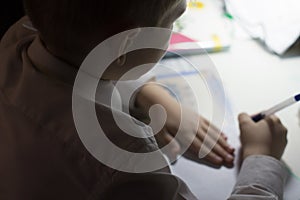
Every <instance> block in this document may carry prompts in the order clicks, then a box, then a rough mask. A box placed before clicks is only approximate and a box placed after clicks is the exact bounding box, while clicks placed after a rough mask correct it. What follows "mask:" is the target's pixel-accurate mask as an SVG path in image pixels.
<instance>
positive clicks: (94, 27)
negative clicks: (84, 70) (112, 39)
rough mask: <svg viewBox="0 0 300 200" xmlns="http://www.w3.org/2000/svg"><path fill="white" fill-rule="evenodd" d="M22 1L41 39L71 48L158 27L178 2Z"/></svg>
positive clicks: (150, 0) (117, 0) (109, 0)
mask: <svg viewBox="0 0 300 200" xmlns="http://www.w3.org/2000/svg"><path fill="white" fill-rule="evenodd" d="M23 1H24V7H25V10H26V13H27V15H28V16H29V18H30V19H31V21H32V23H33V25H34V26H35V28H37V29H38V30H39V32H40V35H41V37H42V39H43V40H44V41H46V42H48V43H52V44H58V43H59V44H62V45H67V46H68V45H69V44H71V43H80V41H82V40H83V39H84V38H90V37H94V38H95V37H97V38H99V40H104V39H106V38H107V37H109V36H112V35H114V34H116V33H118V32H121V31H123V30H126V29H130V28H134V27H143V26H159V21H160V18H161V16H162V15H163V13H164V12H165V11H167V10H168V8H169V7H170V6H172V5H173V4H174V2H176V1H177V0H23ZM96 34H97V35H96ZM77 39H78V40H77ZM77 45H80V44H77Z"/></svg>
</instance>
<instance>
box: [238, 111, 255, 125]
mask: <svg viewBox="0 0 300 200" xmlns="http://www.w3.org/2000/svg"><path fill="white" fill-rule="evenodd" d="M238 119H239V123H240V125H243V124H249V123H251V124H252V123H254V121H253V120H252V118H251V116H250V115H248V114H247V113H241V114H240V115H239V117H238Z"/></svg>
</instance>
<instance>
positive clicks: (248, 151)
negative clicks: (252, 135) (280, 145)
mask: <svg viewBox="0 0 300 200" xmlns="http://www.w3.org/2000/svg"><path fill="white" fill-rule="evenodd" d="M254 155H265V156H271V150H270V148H268V147H266V146H252V147H244V148H243V159H244V160H245V159H246V158H247V157H249V156H254Z"/></svg>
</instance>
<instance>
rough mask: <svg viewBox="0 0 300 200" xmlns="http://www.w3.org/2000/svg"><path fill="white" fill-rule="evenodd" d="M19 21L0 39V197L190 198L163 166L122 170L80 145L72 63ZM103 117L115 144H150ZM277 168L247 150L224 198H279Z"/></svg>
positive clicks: (137, 148)
mask: <svg viewBox="0 0 300 200" xmlns="http://www.w3.org/2000/svg"><path fill="white" fill-rule="evenodd" d="M27 22H28V18H26V17H25V18H23V19H21V20H20V21H19V22H17V23H16V24H15V25H14V26H13V27H11V28H10V30H9V31H8V32H7V33H6V35H5V36H4V37H3V38H2V40H1V44H0V199H1V200H21V199H22V200H23V199H24V200H35V199H44V200H45V199H72V200H76V199H78V200H81V199H120V198H122V199H196V198H195V197H194V195H193V194H192V193H191V192H190V191H189V189H188V187H187V186H186V185H185V183H184V182H183V181H182V180H180V179H179V178H177V177H175V176H173V175H172V174H170V171H169V168H165V169H163V170H161V171H159V172H152V173H148V174H139V175H138V174H129V173H122V172H119V171H117V170H114V169H111V168H109V167H107V166H105V165H103V164H101V163H100V162H99V161H97V160H96V159H95V158H94V157H93V156H92V155H91V154H90V153H89V152H88V151H87V150H86V149H85V147H84V145H83V144H82V142H81V140H80V138H79V136H78V134H77V132H76V128H75V126H74V122H73V116H72V85H73V82H74V79H75V76H76V68H74V67H72V66H70V65H68V64H67V63H65V62H63V61H62V60H60V59H58V58H56V57H54V56H53V55H51V54H50V53H49V52H48V51H47V50H46V48H45V47H44V46H43V44H42V42H41V41H40V39H39V37H38V35H37V32H36V31H34V30H30V28H28V27H27V26H26V23H27ZM24 24H25V25H24ZM97 111H98V112H99V114H101V115H102V116H109V113H110V108H109V107H107V106H106V105H102V104H101V103H99V104H98V105H97ZM103 124H104V126H106V129H107V130H109V132H110V136H109V137H110V139H111V140H113V141H114V142H115V143H117V144H118V145H119V146H121V147H122V148H125V149H127V150H130V151H132V152H148V151H153V150H157V145H156V142H155V140H154V139H153V138H148V139H144V140H137V139H133V138H131V137H127V136H124V135H122V134H121V131H120V130H119V129H118V128H117V126H116V124H114V122H113V121H112V118H111V117H107V118H104V121H103ZM125 164H126V163H125ZM266 166H267V168H266ZM199 173H201V172H199ZM285 173H286V172H285V169H284V167H283V165H282V164H281V163H280V162H278V161H276V160H275V159H272V158H269V157H264V156H258V157H250V158H248V159H247V160H246V161H245V162H244V165H243V167H242V171H241V174H240V176H239V178H238V182H237V186H236V188H234V190H233V194H232V196H231V197H230V199H232V200H233V199H281V198H282V195H283V191H282V188H283V183H284V179H285ZM258 175H259V177H260V178H256V176H258ZM245 195H246V196H245ZM266 197H267V198H266ZM225 198H226V197H224V199H225Z"/></svg>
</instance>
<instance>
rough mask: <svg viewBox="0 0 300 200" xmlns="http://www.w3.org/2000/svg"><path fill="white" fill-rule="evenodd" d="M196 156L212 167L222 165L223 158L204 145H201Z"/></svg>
mask: <svg viewBox="0 0 300 200" xmlns="http://www.w3.org/2000/svg"><path fill="white" fill-rule="evenodd" d="M198 156H199V158H200V159H204V160H206V161H208V162H210V163H211V164H214V165H222V164H223V158H221V157H220V156H218V155H217V154H216V153H214V152H213V151H211V150H210V149H209V148H207V147H206V146H205V145H202V147H201V149H200V151H198Z"/></svg>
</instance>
